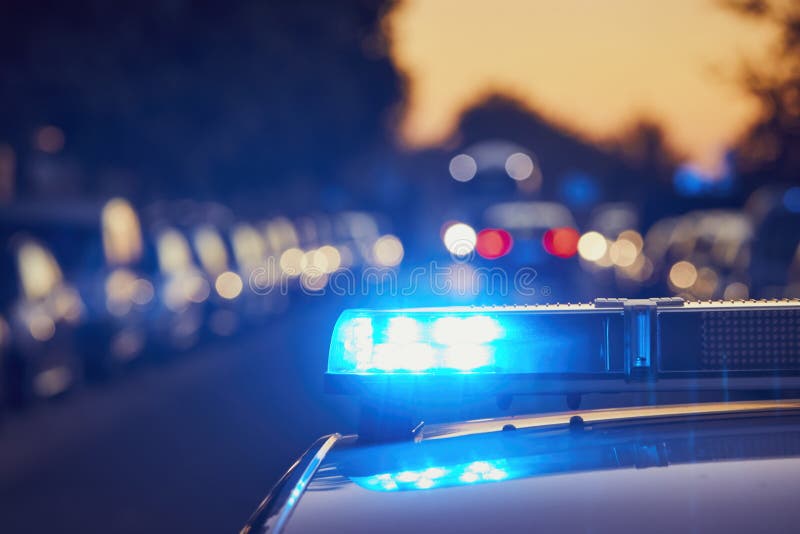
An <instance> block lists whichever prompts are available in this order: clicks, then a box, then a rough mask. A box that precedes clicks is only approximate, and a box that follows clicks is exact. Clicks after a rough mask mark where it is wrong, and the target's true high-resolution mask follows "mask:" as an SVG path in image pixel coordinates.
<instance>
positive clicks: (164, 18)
mask: <svg viewBox="0 0 800 534" xmlns="http://www.w3.org/2000/svg"><path fill="white" fill-rule="evenodd" d="M391 5H392V0H351V1H348V2H328V1H325V0H311V1H304V2H263V1H257V0H238V1H232V2H224V3H223V2H190V1H188V0H169V1H165V2H164V1H139V2H127V1H123V2H107V1H105V0H80V1H76V2H61V1H56V0H10V1H7V2H5V3H4V6H3V15H2V17H0V72H2V73H3V75H2V77H0V142H7V143H9V144H10V145H11V146H12V147H13V148H14V149H15V150H16V151H17V155H18V158H17V161H18V164H19V175H21V176H23V177H27V176H30V173H29V171H30V169H26V168H25V165H26V162H28V161H30V160H31V157H32V156H35V155H36V154H37V152H36V151H35V150H34V148H33V147H32V139H33V138H34V135H35V132H36V131H37V128H39V127H40V126H42V125H45V124H54V125H57V126H58V127H60V128H61V129H62V130H63V132H64V138H65V145H64V146H65V148H64V153H65V154H69V155H70V156H71V157H73V158H74V159H77V160H78V161H80V163H81V166H82V168H83V174H84V181H85V183H84V184H83V189H82V192H83V193H84V194H91V193H93V192H97V191H103V190H105V189H108V188H109V186H108V184H107V183H106V179H108V177H109V176H116V177H119V176H123V177H126V176H132V177H133V178H125V181H126V183H127V185H130V183H133V184H134V187H133V188H132V189H133V190H134V191H135V192H137V193H139V194H140V195H144V196H156V195H166V196H173V197H176V196H186V195H188V196H198V195H199V196H213V197H215V198H223V199H227V198H231V197H236V196H238V197H241V198H245V199H250V200H251V202H252V201H253V200H254V199H259V201H263V197H261V196H259V195H258V193H268V194H272V196H271V198H272V200H273V201H274V202H275V203H279V205H281V206H284V207H285V206H286V202H291V201H293V200H299V199H294V198H279V196H282V193H281V192H282V191H292V190H296V187H294V185H293V184H297V183H299V184H302V186H303V187H302V190H303V195H301V196H304V197H305V198H303V199H302V200H303V201H305V202H307V203H313V202H314V200H315V199H314V194H315V191H316V190H318V189H319V187H320V186H321V184H322V183H323V182H324V183H327V184H330V183H333V184H336V183H337V181H339V180H340V179H341V176H340V170H341V169H342V168H343V167H344V165H345V164H346V162H347V161H348V160H350V159H352V158H356V157H359V156H360V155H361V154H363V153H364V152H367V151H370V150H373V149H375V147H381V146H384V145H386V144H388V143H389V142H390V136H389V135H388V132H386V131H385V130H386V128H385V119H384V118H385V116H386V114H387V112H389V111H390V110H391V109H392V108H393V107H394V106H395V105H397V103H398V102H399V100H400V97H401V80H400V77H399V75H398V74H397V72H396V71H395V68H394V66H393V64H392V62H391V61H390V59H389V58H388V56H387V53H386V49H387V46H386V43H385V42H384V37H383V33H382V32H381V27H380V23H381V19H382V16H383V14H384V13H385V11H386V10H388V9H389V8H390V7H391ZM117 179H118V178H117ZM22 185H23V186H25V183H23V184H22ZM110 187H112V188H115V187H116V186H113V185H112V186H110ZM293 187H294V189H293ZM29 189H30V188H29ZM254 194H255V196H254Z"/></svg>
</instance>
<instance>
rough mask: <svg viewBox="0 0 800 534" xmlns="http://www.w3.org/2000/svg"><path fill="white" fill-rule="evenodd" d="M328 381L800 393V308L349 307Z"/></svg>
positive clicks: (351, 386)
mask: <svg viewBox="0 0 800 534" xmlns="http://www.w3.org/2000/svg"><path fill="white" fill-rule="evenodd" d="M326 382H327V385H328V389H329V390H330V391H333V392H344V393H355V394H358V395H361V396H362V397H375V396H380V397H386V396H389V395H395V394H403V395H407V394H408V391H413V392H414V393H415V394H416V393H421V392H433V393H435V394H444V393H445V392H448V391H449V392H456V393H459V394H464V393H469V392H480V393H496V394H512V395H513V394H525V393H593V392H621V391H653V390H657V389H658V390H687V389H691V390H702V389H717V390H718V389H730V388H737V389H759V390H763V389H777V388H784V387H790V386H791V387H800V301H796V300H771V301H741V302H685V301H684V300H682V299H680V298H664V299H641V300H638V299H632V300H627V299H597V300H595V301H594V302H593V303H589V304H565V305H546V306H499V307H481V308H479V307H474V308H469V307H467V308H464V307H461V308H418V309H406V310H348V311H345V312H344V313H343V314H342V315H341V317H340V318H339V320H338V322H337V323H336V327H335V328H334V332H333V338H332V341H331V348H330V355H329V359H328V371H327V373H326Z"/></svg>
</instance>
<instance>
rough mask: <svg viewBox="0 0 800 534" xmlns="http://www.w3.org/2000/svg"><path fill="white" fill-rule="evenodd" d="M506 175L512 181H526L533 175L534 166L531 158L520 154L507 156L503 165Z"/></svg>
mask: <svg viewBox="0 0 800 534" xmlns="http://www.w3.org/2000/svg"><path fill="white" fill-rule="evenodd" d="M505 168H506V173H508V175H509V176H510V177H511V178H513V179H514V180H517V181H521V180H527V179H528V178H530V176H531V175H532V174H533V169H534V164H533V160H532V159H531V157H530V156H529V155H527V154H523V153H522V152H515V153H514V154H511V155H510V156H508V159H507V160H506V164H505Z"/></svg>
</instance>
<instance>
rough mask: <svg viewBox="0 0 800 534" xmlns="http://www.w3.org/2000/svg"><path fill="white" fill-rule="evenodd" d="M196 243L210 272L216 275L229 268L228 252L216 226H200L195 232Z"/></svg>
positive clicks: (207, 270) (205, 267)
mask: <svg viewBox="0 0 800 534" xmlns="http://www.w3.org/2000/svg"><path fill="white" fill-rule="evenodd" d="M194 245H195V249H196V250H197V255H198V256H199V258H200V263H201V264H202V266H203V269H205V270H206V272H207V273H208V274H210V275H213V276H216V275H218V274H219V273H221V272H223V271H225V270H227V269H228V252H227V250H226V249H225V242H224V241H222V237H221V236H220V235H219V232H218V231H217V230H216V228H214V227H213V226H210V225H206V226H202V227H200V228H199V229H198V230H197V232H195V234H194Z"/></svg>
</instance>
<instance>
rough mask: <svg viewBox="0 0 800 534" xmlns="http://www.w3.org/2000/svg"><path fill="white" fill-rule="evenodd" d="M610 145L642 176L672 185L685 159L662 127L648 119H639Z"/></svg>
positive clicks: (653, 120) (655, 121) (654, 120)
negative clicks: (678, 168) (673, 177)
mask: <svg viewBox="0 0 800 534" xmlns="http://www.w3.org/2000/svg"><path fill="white" fill-rule="evenodd" d="M609 145H610V146H611V148H612V149H614V150H616V151H617V152H618V153H619V154H620V155H621V156H622V157H623V158H624V159H625V160H626V161H628V162H629V163H630V164H631V165H632V166H633V167H634V168H635V169H637V170H638V171H639V172H640V173H642V174H643V175H645V176H649V177H650V178H651V179H657V180H658V181H660V182H665V183H666V182H669V183H671V182H672V176H673V174H674V172H675V169H676V167H677V166H678V163H679V162H680V161H681V160H682V159H684V158H681V156H680V155H679V154H678V153H677V152H676V151H675V149H674V148H673V147H672V146H671V145H670V143H669V141H668V140H667V136H666V134H665V132H664V128H663V126H661V124H660V123H659V122H658V121H657V120H656V119H653V118H651V117H646V116H645V117H640V118H638V119H636V120H635V121H634V122H633V123H632V124H631V125H630V126H629V127H628V128H626V129H625V130H624V131H623V132H622V134H621V135H619V136H618V137H617V138H615V139H614V140H612V141H611V142H610V143H609Z"/></svg>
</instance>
